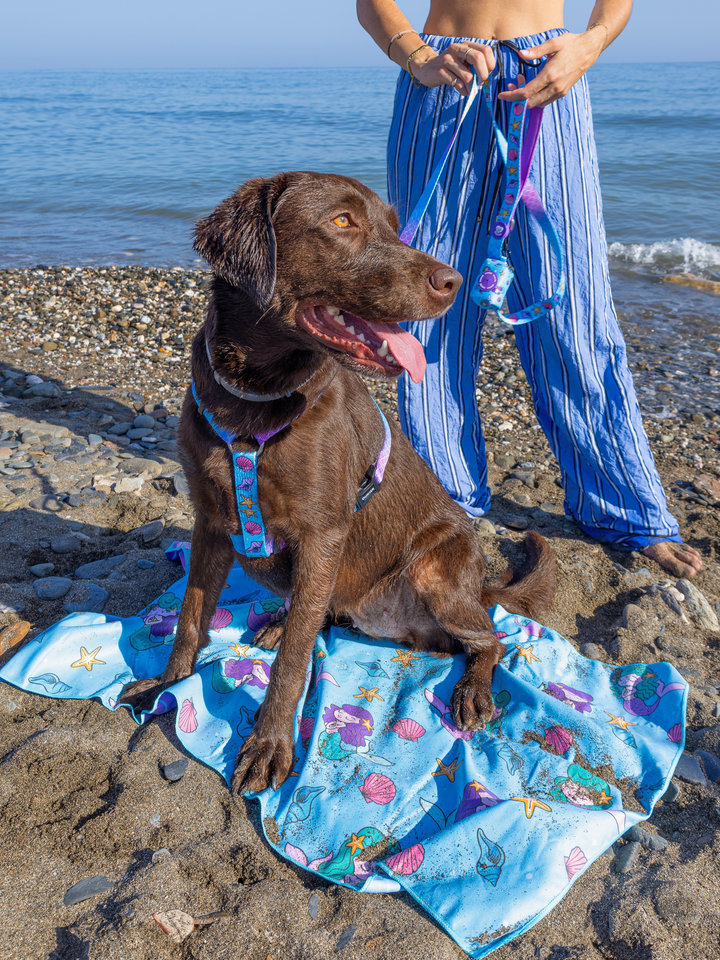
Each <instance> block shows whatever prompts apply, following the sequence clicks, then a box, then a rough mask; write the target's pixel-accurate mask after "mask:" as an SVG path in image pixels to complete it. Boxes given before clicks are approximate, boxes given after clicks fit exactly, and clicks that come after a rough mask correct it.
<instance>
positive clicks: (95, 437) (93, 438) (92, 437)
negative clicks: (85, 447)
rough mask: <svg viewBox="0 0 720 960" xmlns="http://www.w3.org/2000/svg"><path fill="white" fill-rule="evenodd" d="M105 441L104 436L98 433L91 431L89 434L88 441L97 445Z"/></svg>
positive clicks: (92, 444) (94, 445)
mask: <svg viewBox="0 0 720 960" xmlns="http://www.w3.org/2000/svg"><path fill="white" fill-rule="evenodd" d="M102 442H103V438H102V437H101V436H100V434H98V433H89V434H88V443H89V444H90V445H91V446H93V447H96V446H97V445H98V444H99V443H102Z"/></svg>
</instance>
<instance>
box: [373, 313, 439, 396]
mask: <svg viewBox="0 0 720 960" xmlns="http://www.w3.org/2000/svg"><path fill="white" fill-rule="evenodd" d="M370 326H371V327H372V328H373V332H374V333H375V335H376V336H377V337H380V339H381V340H387V345H388V349H389V350H390V353H392V355H393V356H394V357H395V359H396V360H397V362H398V363H399V364H400V366H401V367H402V368H403V369H404V370H407V372H408V373H409V374H410V377H411V378H412V381H413V383H420V381H421V380H422V378H423V377H424V376H425V368H426V367H427V361H426V359H425V351H424V350H423V348H422V344H421V343H420V341H419V340H416V338H415V337H414V336H413V335H412V334H411V333H408V332H407V330H403V328H402V327H401V326H400V325H399V324H397V323H373V324H370Z"/></svg>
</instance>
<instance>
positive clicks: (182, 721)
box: [178, 697, 198, 733]
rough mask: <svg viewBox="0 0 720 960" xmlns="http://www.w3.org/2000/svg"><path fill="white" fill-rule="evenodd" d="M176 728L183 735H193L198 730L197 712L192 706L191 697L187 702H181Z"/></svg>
mask: <svg viewBox="0 0 720 960" xmlns="http://www.w3.org/2000/svg"><path fill="white" fill-rule="evenodd" d="M178 726H179V727H180V729H181V730H182V732H183V733H195V731H196V730H197V728H198V722H197V710H196V709H195V707H194V706H193V702H192V697H191V698H190V699H189V700H183V705H182V707H180V716H179V717H178Z"/></svg>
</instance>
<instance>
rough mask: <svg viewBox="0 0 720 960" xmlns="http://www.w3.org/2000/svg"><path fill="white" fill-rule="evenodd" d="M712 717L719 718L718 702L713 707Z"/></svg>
mask: <svg viewBox="0 0 720 960" xmlns="http://www.w3.org/2000/svg"><path fill="white" fill-rule="evenodd" d="M712 715H713V716H714V717H720V702H717V703H716V704H715V706H714V707H713V712H712Z"/></svg>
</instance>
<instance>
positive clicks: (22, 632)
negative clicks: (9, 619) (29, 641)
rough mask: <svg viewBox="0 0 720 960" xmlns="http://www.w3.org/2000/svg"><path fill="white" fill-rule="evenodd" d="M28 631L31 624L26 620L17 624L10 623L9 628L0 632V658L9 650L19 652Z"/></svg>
mask: <svg viewBox="0 0 720 960" xmlns="http://www.w3.org/2000/svg"><path fill="white" fill-rule="evenodd" d="M30 629H31V624H29V623H28V621H27V620H20V622H19V623H11V624H10V626H9V627H5V629H4V630H0V657H2V656H4V655H5V654H6V653H7V652H8V651H9V650H12V651H13V652H15V650H16V649H17V650H19V649H20V647H21V645H22V641H23V640H24V639H25V637H26V636H27V635H28V633H29V632H30Z"/></svg>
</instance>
